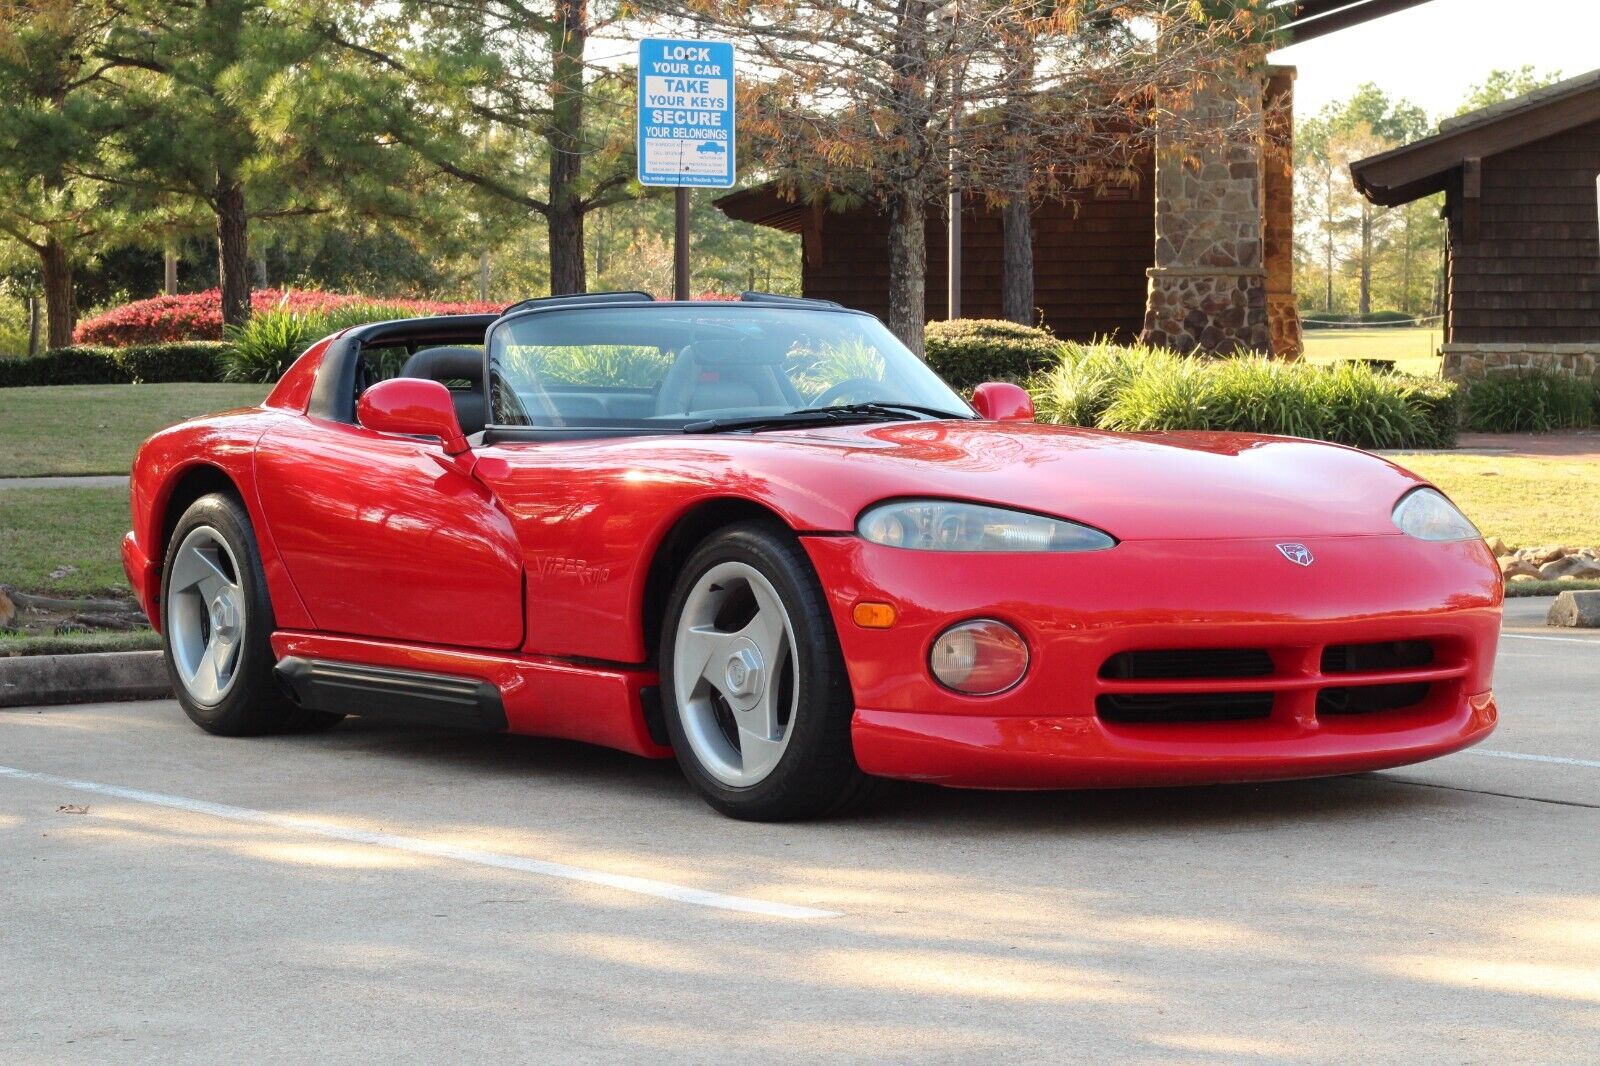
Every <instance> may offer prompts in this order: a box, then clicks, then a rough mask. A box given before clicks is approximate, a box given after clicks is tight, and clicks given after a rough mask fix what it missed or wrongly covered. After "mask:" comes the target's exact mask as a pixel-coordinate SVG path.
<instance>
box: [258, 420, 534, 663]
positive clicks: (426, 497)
mask: <svg viewBox="0 0 1600 1066" xmlns="http://www.w3.org/2000/svg"><path fill="white" fill-rule="evenodd" d="M472 462H473V456H472V453H471V452H467V453H465V454H463V455H460V456H454V457H452V456H447V455H446V454H445V453H444V451H443V449H442V448H441V447H440V446H439V444H438V442H436V441H425V440H418V439H414V438H410V437H398V436H392V435H387V434H381V433H374V432H372V431H370V430H367V429H364V428H362V427H360V426H356V425H347V424H343V423H339V422H332V421H325V420H322V419H317V418H310V417H308V418H300V419H294V420H290V421H287V422H285V423H283V424H281V425H280V426H278V427H275V428H274V429H272V430H271V431H270V432H268V433H267V434H266V436H265V437H263V438H262V440H261V441H260V442H259V443H258V445H257V448H256V482H257V486H258V491H259V493H260V496H261V506H262V510H263V512H264V513H265V516H266V522H267V528H268V530H269V532H270V535H271V537H272V539H273V543H274V545H275V546H276V548H277V551H278V553H279V555H280V557H281V558H282V560H283V564H284V566H285V568H286V569H287V570H288V572H289V576H290V578H291V579H292V580H293V581H294V584H295V588H296V590H297V591H298V592H299V593H300V598H301V600H302V601H303V602H304V603H305V606H306V609H307V611H308V612H309V613H310V615H311V618H312V620H313V621H314V622H315V624H316V627H317V629H318V630H320V631H323V632H329V633H340V634H347V635H353V636H363V637H376V638H381V639H386V640H396V641H412V642H418V643H426V644H440V645H447V646H455V647H467V648H492V649H512V648H517V647H520V646H521V643H522V635H523V580H522V575H523V560H522V554H521V550H520V548H519V547H518V545H517V540H516V537H515V535H514V533H513V531H512V528H511V524H510V522H509V520H508V519H507V518H506V516H505V514H504V513H503V512H502V511H501V510H500V509H499V508H498V507H497V506H496V504H495V501H494V497H493V495H492V494H491V493H490V492H489V490H488V489H487V488H485V487H484V486H483V485H482V484H480V483H479V482H477V481H476V480H474V479H473V478H472V476H471V473H470V471H471V467H472Z"/></svg>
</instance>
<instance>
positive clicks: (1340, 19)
mask: <svg viewBox="0 0 1600 1066" xmlns="http://www.w3.org/2000/svg"><path fill="white" fill-rule="evenodd" d="M1428 2H1429V0H1277V2H1276V3H1274V4H1272V5H1270V6H1271V8H1272V9H1273V10H1274V11H1276V12H1279V13H1280V17H1281V19H1282V21H1281V22H1279V24H1278V30H1279V32H1281V33H1282V34H1283V35H1284V37H1285V38H1286V40H1284V41H1283V42H1282V43H1280V44H1279V45H1277V47H1280V48H1284V47H1288V46H1289V45H1291V44H1299V43H1300V42H1301V41H1310V40H1314V39H1315V38H1317V37H1322V36H1325V35H1327V34H1330V33H1334V32H1337V31H1338V30H1346V29H1349V28H1350V27H1351V26H1359V25H1361V24H1362V23H1363V22H1371V21H1372V20H1373V19H1375V18H1382V17H1383V16H1384V15H1392V14H1394V13H1395V12H1396V11H1404V10H1405V9H1406V8H1408V7H1417V6H1419V5H1421V4H1426V3H1428Z"/></svg>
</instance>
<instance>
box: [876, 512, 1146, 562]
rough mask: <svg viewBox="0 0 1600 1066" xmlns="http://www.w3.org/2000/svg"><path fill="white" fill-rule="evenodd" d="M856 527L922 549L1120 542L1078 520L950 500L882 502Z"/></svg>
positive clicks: (892, 543) (1074, 547) (1088, 547)
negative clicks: (1069, 520) (1072, 520)
mask: <svg viewBox="0 0 1600 1066" xmlns="http://www.w3.org/2000/svg"><path fill="white" fill-rule="evenodd" d="M856 528H857V530H858V531H859V532H860V534H861V535H862V536H863V537H865V538H866V539H867V540H870V541H871V542H872V543H874V544H884V545H887V546H888V547H891V548H913V549H917V550H920V551H944V552H1089V551H1100V550H1101V549H1104V548H1111V547H1115V546H1116V543H1117V542H1116V541H1115V540H1114V539H1113V538H1112V537H1111V536H1109V535H1108V534H1105V533H1102V532H1100V531H1099V530H1098V529H1093V528H1091V527H1089V526H1082V525H1079V524H1078V523H1076V522H1068V521H1065V520H1064V519H1060V518H1045V517H1044V516H1042V515H1035V514H1028V513H1026V512H1024V511H1008V510H1005V509H1003V508H1000V507H985V506H983V505H982V504H976V503H957V502H954V501H950V500H898V501H895V502H893V503H880V504H878V505H877V506H876V507H870V508H868V509H867V510H866V511H864V512H862V515H861V520H860V521H859V522H858V523H857V524H856Z"/></svg>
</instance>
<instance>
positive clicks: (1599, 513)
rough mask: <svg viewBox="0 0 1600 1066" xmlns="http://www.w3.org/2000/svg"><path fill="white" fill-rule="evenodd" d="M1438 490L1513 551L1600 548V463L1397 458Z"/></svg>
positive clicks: (1462, 457)
mask: <svg viewBox="0 0 1600 1066" xmlns="http://www.w3.org/2000/svg"><path fill="white" fill-rule="evenodd" d="M1390 458H1392V459H1393V460H1394V461H1395V462H1397V463H1399V464H1400V465H1401V466H1403V467H1405V468H1406V469H1408V470H1411V471H1413V472H1415V473H1417V474H1420V475H1421V476H1423V477H1425V478H1427V479H1428V480H1430V481H1432V482H1433V483H1434V484H1436V485H1438V486H1439V487H1440V488H1441V489H1443V490H1444V491H1445V493H1446V494H1447V495H1448V496H1449V497H1450V498H1451V499H1453V500H1455V502H1456V504H1457V505H1458V506H1459V507H1460V508H1461V509H1462V510H1463V511H1465V512H1466V513H1467V517H1468V518H1471V519H1472V521H1473V522H1474V523H1475V524H1476V525H1477V527H1478V528H1479V529H1481V530H1482V531H1483V533H1484V535H1485V536H1498V537H1499V538H1501V539H1502V540H1504V541H1505V542H1506V543H1507V544H1509V545H1511V546H1512V547H1518V548H1526V547H1531V546H1534V545H1544V544H1565V545H1567V546H1568V547H1594V546H1600V464H1597V463H1582V462H1571V461H1566V460H1562V459H1557V458H1550V457H1541V458H1528V457H1526V456H1524V457H1506V456H1495V455H1394V456H1390Z"/></svg>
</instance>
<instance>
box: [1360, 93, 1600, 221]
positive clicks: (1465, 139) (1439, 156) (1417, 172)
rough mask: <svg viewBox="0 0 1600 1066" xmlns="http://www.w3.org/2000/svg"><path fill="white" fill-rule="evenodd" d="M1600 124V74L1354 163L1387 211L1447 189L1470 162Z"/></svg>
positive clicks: (1443, 126) (1473, 114)
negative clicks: (1599, 122)
mask: <svg viewBox="0 0 1600 1066" xmlns="http://www.w3.org/2000/svg"><path fill="white" fill-rule="evenodd" d="M1596 121H1600V70H1592V71H1590V72H1589V73H1587V74H1580V75H1578V76H1577V77H1575V78H1568V79H1567V80H1565V81H1562V82H1557V83H1556V84H1555V85H1550V86H1546V87H1545V88H1543V89H1536V90H1534V91H1533V92H1531V93H1528V94H1527V95H1526V96H1519V97H1517V98H1516V99H1515V100H1506V101H1504V102H1503V103H1498V104H1493V105H1491V106H1489V107H1485V108H1481V109H1479V110H1477V111H1470V112H1468V113H1467V114H1465V115H1460V116H1458V117H1456V118H1451V119H1446V120H1445V121H1444V122H1442V123H1440V124H1439V132H1438V133H1435V134H1434V135H1433V136H1431V137H1424V138H1423V139H1422V140H1420V141H1413V142H1412V143H1411V144H1407V145H1403V146H1401V147H1399V148H1393V149H1390V150H1389V151H1387V152H1384V153H1382V154H1380V155H1375V156H1369V157H1368V158H1366V159H1361V160H1357V161H1356V162H1354V163H1351V164H1350V177H1351V178H1352V179H1354V181H1355V184H1356V188H1357V189H1358V190H1359V191H1360V192H1361V194H1362V195H1363V196H1365V197H1366V198H1367V199H1368V200H1371V201H1372V202H1373V203H1375V204H1381V205H1383V206H1384V207H1393V206H1395V205H1396V204H1403V203H1408V202H1410V201H1412V200H1415V199H1417V198H1418V197H1421V196H1427V195H1429V194H1431V193H1436V192H1439V191H1441V190H1443V189H1444V188H1446V187H1447V186H1448V185H1449V183H1450V181H1451V177H1452V175H1453V174H1454V173H1455V171H1456V170H1457V168H1459V167H1461V166H1462V165H1463V164H1464V163H1465V162H1466V161H1467V160H1469V159H1486V158H1488V157H1489V156H1492V155H1498V154H1499V153H1501V152H1506V151H1510V150H1511V149H1513V148H1520V147H1522V146H1523V145H1525V144H1532V143H1533V142H1534V141H1541V140H1544V139H1545V138H1546V137H1554V136H1556V135H1557V134H1560V133H1565V132H1566V131H1567V130H1570V129H1575V128H1577V127H1579V126H1584V125H1587V124H1589V123H1591V122H1596Z"/></svg>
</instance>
